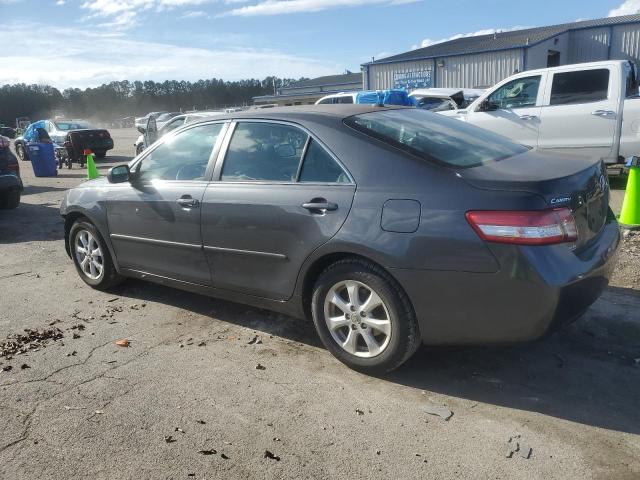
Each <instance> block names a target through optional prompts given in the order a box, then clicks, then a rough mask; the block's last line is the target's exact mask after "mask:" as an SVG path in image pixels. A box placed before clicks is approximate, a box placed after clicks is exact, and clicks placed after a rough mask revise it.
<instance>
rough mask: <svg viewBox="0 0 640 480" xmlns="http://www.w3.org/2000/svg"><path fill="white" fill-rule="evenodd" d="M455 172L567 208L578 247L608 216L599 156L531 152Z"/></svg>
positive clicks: (480, 184)
mask: <svg viewBox="0 0 640 480" xmlns="http://www.w3.org/2000/svg"><path fill="white" fill-rule="evenodd" d="M458 174H459V175H460V177H462V178H463V179H464V180H465V181H466V182H467V183H468V184H469V185H471V186H473V187H475V188H479V189H483V190H494V191H512V192H514V191H519V192H528V193H531V194H534V195H538V196H541V197H542V198H544V200H545V201H546V202H547V205H549V207H550V208H559V207H568V208H570V209H571V212H572V213H573V216H574V218H575V221H576V226H577V228H578V241H577V243H576V245H577V246H578V247H579V246H582V245H584V244H586V243H587V242H589V240H590V239H592V238H593V237H595V236H596V235H597V234H598V233H599V232H600V230H601V229H602V227H603V226H604V224H605V222H606V219H607V214H608V209H609V182H608V178H607V173H606V168H605V166H604V163H603V162H602V160H600V159H594V158H584V157H579V156H572V155H552V154H543V153H540V152H535V151H530V152H527V153H524V154H521V155H516V156H514V157H510V158H506V159H504V160H499V161H495V162H489V163H486V164H484V165H481V166H478V167H473V168H468V169H460V170H458Z"/></svg>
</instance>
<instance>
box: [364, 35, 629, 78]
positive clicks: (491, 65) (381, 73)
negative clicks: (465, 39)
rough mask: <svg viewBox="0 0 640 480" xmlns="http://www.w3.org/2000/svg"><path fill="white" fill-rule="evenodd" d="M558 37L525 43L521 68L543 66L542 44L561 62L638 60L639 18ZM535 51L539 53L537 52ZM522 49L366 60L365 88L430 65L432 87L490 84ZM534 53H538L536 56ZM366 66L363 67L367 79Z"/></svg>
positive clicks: (516, 66) (516, 61)
mask: <svg viewBox="0 0 640 480" xmlns="http://www.w3.org/2000/svg"><path fill="white" fill-rule="evenodd" d="M557 38H558V40H559V41H558V43H555V42H554V41H553V40H554V39H550V40H549V41H547V42H543V43H541V44H538V45H532V46H531V47H529V48H528V49H527V54H528V56H527V62H526V67H527V69H532V68H544V67H546V56H547V53H548V50H557V51H560V52H561V56H560V63H561V64H562V65H566V64H570V63H581V62H595V61H598V60H607V59H608V58H610V59H612V60H633V61H635V62H636V63H638V64H639V65H640V23H630V24H627V25H616V26H613V27H596V28H587V29H583V30H573V31H570V32H569V36H568V39H567V37H566V34H559V35H558V36H557ZM538 54H539V55H538ZM522 57H523V53H522V49H520V48H517V49H513V50H504V51H493V52H486V53H480V54H474V55H459V56H454V57H441V58H438V59H436V60H435V61H434V60H433V59H429V60H415V61H408V62H399V63H386V64H377V65H369V66H368V67H365V69H364V83H365V88H369V89H373V90H378V89H384V88H392V87H393V86H394V80H393V76H394V74H401V73H406V72H412V71H420V70H428V69H433V68H434V63H442V62H444V66H442V67H435V68H436V72H435V73H433V70H431V71H432V77H433V78H434V79H435V82H434V85H433V86H434V87H464V88H474V87H484V86H491V85H494V84H495V83H497V82H499V81H500V80H503V79H504V78H506V77H508V76H509V75H511V74H513V72H514V71H515V70H522V69H523V65H522ZM538 57H540V58H538ZM367 68H368V70H369V75H368V82H369V83H368V84H367Z"/></svg>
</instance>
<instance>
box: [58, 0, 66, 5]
mask: <svg viewBox="0 0 640 480" xmlns="http://www.w3.org/2000/svg"><path fill="white" fill-rule="evenodd" d="M65 3H67V2H65V1H64V0H58V1H57V2H56V5H59V6H62V5H64V4H65Z"/></svg>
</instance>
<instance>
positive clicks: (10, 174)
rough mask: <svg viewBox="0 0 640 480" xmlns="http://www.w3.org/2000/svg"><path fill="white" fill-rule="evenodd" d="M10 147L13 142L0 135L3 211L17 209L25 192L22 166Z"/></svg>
mask: <svg viewBox="0 0 640 480" xmlns="http://www.w3.org/2000/svg"><path fill="white" fill-rule="evenodd" d="M10 145H11V140H10V139H9V138H8V137H4V136H2V135H0V208H3V209H13V208H16V207H17V206H18V205H19V204H20V194H21V192H22V190H23V186H22V180H21V179H20V166H19V165H18V160H17V159H16V157H15V155H14V154H13V153H11V150H10Z"/></svg>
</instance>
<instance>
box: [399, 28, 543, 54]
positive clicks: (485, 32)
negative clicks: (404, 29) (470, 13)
mask: <svg viewBox="0 0 640 480" xmlns="http://www.w3.org/2000/svg"><path fill="white" fill-rule="evenodd" d="M527 28H531V27H525V26H521V25H517V26H514V27H508V28H485V29H483V30H478V31H476V32H469V33H456V34H455V35H452V36H450V37H448V38H441V39H440V40H432V39H430V38H425V39H424V40H422V43H421V44H420V45H413V46H412V47H411V49H412V50H415V49H417V48H424V47H430V46H431V45H436V44H437V43H443V42H448V41H450V40H457V39H459V38H467V37H477V36H480V35H491V34H493V33H500V32H513V31H514V30H525V29H527Z"/></svg>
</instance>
